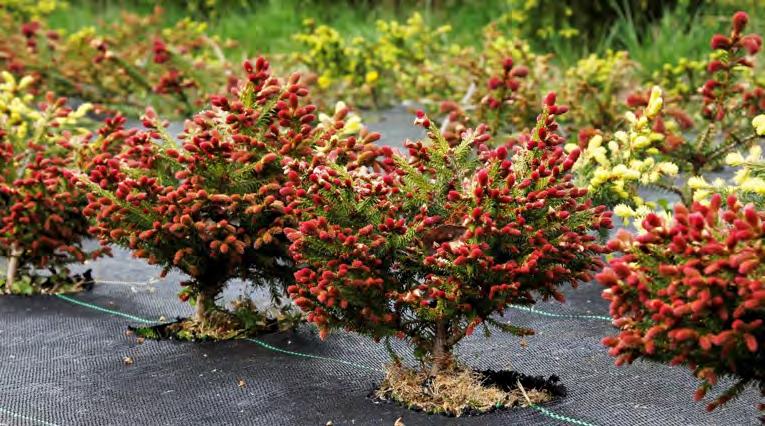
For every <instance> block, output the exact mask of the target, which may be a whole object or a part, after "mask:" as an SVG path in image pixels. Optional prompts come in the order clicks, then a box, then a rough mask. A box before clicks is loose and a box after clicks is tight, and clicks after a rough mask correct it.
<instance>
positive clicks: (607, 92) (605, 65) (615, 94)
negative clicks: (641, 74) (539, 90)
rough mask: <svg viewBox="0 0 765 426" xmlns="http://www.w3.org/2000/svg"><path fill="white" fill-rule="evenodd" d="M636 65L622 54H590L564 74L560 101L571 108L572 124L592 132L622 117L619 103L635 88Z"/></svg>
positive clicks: (618, 52) (626, 55)
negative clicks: (586, 127)
mask: <svg viewBox="0 0 765 426" xmlns="http://www.w3.org/2000/svg"><path fill="white" fill-rule="evenodd" d="M634 70H635V64H634V63H633V62H632V61H631V60H630V59H629V54H628V53H627V52H625V51H612V50H608V51H607V52H606V53H605V55H604V56H598V55H596V54H591V55H589V56H587V57H585V58H583V59H580V60H579V61H578V62H577V63H576V65H575V66H574V67H572V68H569V69H568V70H566V73H565V76H564V79H563V82H562V83H561V86H562V87H561V92H562V93H561V97H562V99H563V100H564V101H565V102H567V103H569V104H570V105H571V108H572V109H571V113H570V116H569V118H570V119H571V120H573V121H574V123H576V124H579V125H582V126H590V127H594V128H604V127H609V126H611V125H613V124H614V123H616V121H617V119H618V118H619V117H620V116H621V109H620V107H621V99H622V98H623V97H625V96H626V92H627V91H628V90H629V89H631V88H633V87H635V85H634V83H635V81H634Z"/></svg>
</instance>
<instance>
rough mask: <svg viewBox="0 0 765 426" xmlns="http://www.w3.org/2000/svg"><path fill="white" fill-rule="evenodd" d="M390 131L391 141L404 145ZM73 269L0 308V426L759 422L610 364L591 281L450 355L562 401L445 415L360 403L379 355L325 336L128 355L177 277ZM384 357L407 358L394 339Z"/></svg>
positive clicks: (139, 267) (160, 345)
mask: <svg viewBox="0 0 765 426" xmlns="http://www.w3.org/2000/svg"><path fill="white" fill-rule="evenodd" d="M396 114H398V115H396ZM396 114H393V115H391V116H390V117H388V118H386V119H387V120H388V122H387V123H385V122H381V123H380V124H379V126H380V127H382V126H383V125H385V126H386V127H385V128H387V127H389V126H391V125H393V126H394V127H396V126H398V128H400V129H404V128H405V126H407V124H402V123H395V122H394V123H391V121H395V120H396V119H399V120H402V121H403V120H406V121H409V120H410V118H409V117H408V115H407V114H404V113H401V112H400V111H399V112H397V113H396ZM391 117H393V118H391ZM405 132H406V131H405V130H401V136H402V137H412V138H414V137H416V136H417V135H416V134H407V133H405ZM398 139H401V137H397V139H396V140H398ZM388 142H390V143H394V142H395V141H393V140H390V141H388ZM84 268H91V269H92V270H93V272H94V276H95V278H96V279H97V280H99V281H102V282H104V283H103V284H99V285H97V286H96V287H95V289H94V290H93V291H92V292H88V293H81V294H76V295H71V296H66V297H56V296H37V297H14V296H3V297H0V425H3V424H8V425H62V426H63V425H191V424H193V425H219V424H230V425H269V426H271V425H325V424H327V422H328V421H332V422H333V424H335V425H393V423H394V422H395V421H396V419H398V418H399V417H401V418H402V420H403V422H404V423H405V424H406V425H407V426H412V425H510V424H512V425H559V424H576V425H582V426H585V425H749V424H753V425H754V424H758V421H757V412H756V408H755V405H756V402H757V401H758V393H757V391H756V390H755V389H748V390H747V391H746V392H745V393H744V395H743V396H742V397H741V398H739V399H738V400H736V401H733V402H732V403H730V404H729V405H727V406H725V407H722V408H720V409H718V410H716V411H714V412H712V413H707V412H706V411H705V410H704V406H705V403H703V402H694V401H693V400H692V395H693V391H694V389H695V387H696V384H697V382H696V380H695V379H694V378H693V377H692V375H691V373H690V372H689V371H688V370H687V369H685V368H681V367H668V366H662V365H658V364H653V363H647V362H638V363H635V364H634V365H630V366H624V367H616V366H614V365H613V358H611V357H610V356H608V354H607V353H606V349H605V348H604V347H603V346H602V345H601V344H600V340H601V338H603V337H604V336H606V335H608V334H611V333H613V332H614V328H613V327H612V325H611V324H610V321H609V320H608V318H607V312H608V305H607V303H606V302H605V301H604V300H602V298H601V297H600V293H601V290H602V289H601V288H600V286H598V285H597V284H594V283H587V284H583V285H581V286H580V287H579V288H578V289H576V290H567V291H566V294H567V297H568V301H567V303H565V304H558V303H545V302H543V303H539V304H538V305H537V306H535V307H534V308H533V309H531V310H529V309H521V308H513V309H510V310H508V312H507V313H506V319H507V320H510V321H512V322H513V323H514V324H515V325H520V326H526V327H531V328H534V329H535V330H536V331H537V333H536V335H534V336H531V337H529V338H527V339H525V342H524V344H522V341H521V339H519V338H516V337H513V336H509V335H504V334H500V333H495V334H494V335H493V336H492V338H491V339H485V338H483V337H482V336H481V333H475V335H473V336H471V337H469V338H466V339H465V340H464V341H463V343H462V344H461V345H460V346H459V347H458V349H457V353H458V356H459V358H460V359H461V360H462V361H464V362H466V363H468V364H470V365H471V366H474V367H479V368H484V369H486V368H492V369H514V370H517V371H520V372H523V373H526V374H532V375H545V376H549V375H552V374H555V375H558V376H559V377H560V378H561V382H562V383H563V384H564V385H565V386H566V387H567V390H568V395H567V396H566V397H564V398H561V399H558V400H555V401H551V402H549V403H546V404H543V405H541V406H540V407H528V408H518V409H512V410H504V411H498V412H493V413H490V414H486V415H483V416H478V417H464V418H449V417H444V416H440V415H427V414H424V413H417V412H413V411H409V410H407V409H405V408H402V407H400V406H397V405H394V404H388V403H379V402H375V401H373V400H371V399H369V398H368V394H369V393H370V391H371V390H372V389H373V388H374V386H375V385H376V384H377V383H379V381H380V380H381V378H382V371H381V370H382V368H383V364H384V363H385V362H386V361H387V359H388V355H387V353H386V351H385V349H384V348H383V346H382V345H379V344H375V343H374V342H372V341H371V340H369V339H367V338H364V337H360V336H357V335H353V334H348V333H334V334H332V335H331V336H330V337H329V338H328V339H327V340H326V341H324V342H322V341H320V340H319V338H318V336H317V334H316V333H315V332H314V331H313V328H312V327H310V326H304V327H302V328H300V329H299V330H298V331H297V332H294V333H276V334H271V335H266V336H262V337H260V338H258V339H253V340H238V341H230V342H219V343H190V342H172V341H148V340H147V341H145V342H144V343H142V344H139V343H137V341H136V339H135V336H127V335H126V334H125V332H126V330H127V327H128V326H129V325H142V324H148V323H153V322H158V321H160V320H167V321H170V320H172V319H174V318H175V317H177V316H187V315H190V314H191V313H192V308H191V307H190V306H189V305H188V304H184V303H181V302H180V301H179V300H178V299H177V297H176V292H177V291H178V289H179V286H178V282H179V281H180V280H181V279H182V277H181V276H180V275H178V274H173V273H171V274H170V275H168V276H167V277H166V278H164V279H162V280H158V281H156V282H155V281H152V278H155V277H157V275H158V273H159V270H158V269H157V268H154V267H151V266H148V265H146V264H145V263H143V262H141V261H138V260H134V259H132V258H130V254H129V253H128V252H126V251H124V250H119V249H115V253H114V257H112V258H105V259H100V260H98V261H96V262H92V263H90V264H88V265H85V267H84ZM131 283H143V284H131ZM242 294H244V295H247V296H251V297H253V298H254V299H255V300H257V301H259V302H261V303H265V302H266V300H267V296H266V295H265V294H264V293H263V292H262V291H260V290H257V289H251V288H248V286H247V285H245V284H244V283H240V282H235V283H232V285H230V286H229V288H228V289H227V290H226V291H225V293H224V296H223V299H224V300H223V301H222V303H225V302H226V301H230V300H232V299H234V298H236V297H238V296H239V295H242ZM395 349H396V351H397V352H399V353H400V354H402V355H403V354H406V353H408V352H407V348H406V347H405V346H404V345H402V344H400V343H399V344H396V345H395ZM125 357H129V359H130V360H132V364H126V363H125V362H124V359H125ZM404 358H405V359H407V360H409V361H411V360H412V359H411V357H404ZM727 384H729V382H723V383H721V384H720V386H718V389H723V388H725V386H726V385H727Z"/></svg>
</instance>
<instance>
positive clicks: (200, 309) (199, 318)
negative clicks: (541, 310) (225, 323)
mask: <svg viewBox="0 0 765 426" xmlns="http://www.w3.org/2000/svg"><path fill="white" fill-rule="evenodd" d="M208 303H209V299H208V297H207V293H205V292H204V291H201V290H200V291H199V292H198V293H197V302H196V310H195V311H194V321H195V322H197V323H198V324H200V325H204V324H205V323H206V322H207V304H208Z"/></svg>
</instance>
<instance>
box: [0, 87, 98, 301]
mask: <svg viewBox="0 0 765 426" xmlns="http://www.w3.org/2000/svg"><path fill="white" fill-rule="evenodd" d="M2 78H3V81H2V82H1V83H0V256H2V257H5V258H6V259H7V260H8V263H7V265H6V271H5V273H4V274H3V275H2V276H1V277H0V288H2V289H3V291H4V292H5V293H20V294H33V293H40V292H45V293H51V292H66V291H74V290H76V289H78V288H80V287H81V286H83V285H88V284H92V282H91V283H88V282H86V281H89V280H87V279H84V277H76V278H73V277H70V276H69V270H68V268H67V265H68V264H71V263H81V262H84V261H85V260H87V259H91V258H96V257H98V256H100V255H101V254H103V253H104V252H105V250H104V249H96V250H93V251H88V250H86V249H85V248H83V240H84V239H85V238H86V237H87V235H88V233H87V230H88V221H87V218H86V217H85V216H84V215H83V214H82V209H83V208H84V207H85V206H86V204H87V201H86V198H85V194H84V193H83V192H82V191H80V190H78V189H77V188H76V187H75V186H74V185H72V184H70V183H69V181H68V180H67V179H66V178H64V175H63V174H64V171H65V170H66V169H67V168H69V167H71V166H72V164H73V161H74V157H75V150H74V146H76V145H77V144H78V143H79V142H80V141H83V140H85V139H87V138H88V137H89V133H88V132H87V131H86V130H85V129H83V128H82V127H81V125H82V124H83V123H82V119H83V117H84V115H85V114H86V113H87V111H88V110H89V108H90V106H89V105H87V104H85V105H82V106H81V107H79V108H78V109H77V110H72V109H70V108H69V107H68V106H67V104H66V100H65V99H63V98H56V97H55V96H54V95H52V94H47V95H46V96H45V97H44V98H42V99H36V98H35V97H34V96H33V95H32V94H31V93H30V86H31V85H32V84H33V79H32V77H24V78H22V79H20V80H18V81H17V80H16V79H15V78H14V77H13V76H12V75H11V74H10V73H8V72H3V73H2Z"/></svg>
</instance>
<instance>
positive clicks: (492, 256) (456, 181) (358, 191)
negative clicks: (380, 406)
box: [287, 94, 611, 374]
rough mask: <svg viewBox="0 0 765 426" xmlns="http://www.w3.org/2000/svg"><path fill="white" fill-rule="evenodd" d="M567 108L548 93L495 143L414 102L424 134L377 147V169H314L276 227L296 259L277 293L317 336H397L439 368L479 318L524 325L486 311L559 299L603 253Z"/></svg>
mask: <svg viewBox="0 0 765 426" xmlns="http://www.w3.org/2000/svg"><path fill="white" fill-rule="evenodd" d="M565 111H566V107H564V106H559V105H555V96H554V95H553V94H551V95H548V96H547V98H546V99H545V107H544V111H543V113H542V114H541V115H540V116H539V118H538V121H537V125H536V127H535V128H534V129H533V131H531V132H528V133H524V134H522V135H521V136H519V138H518V140H517V141H516V143H515V144H510V143H508V144H503V145H501V146H499V147H498V148H489V147H488V146H489V144H490V139H491V136H490V134H489V133H487V131H486V126H479V127H478V128H476V129H475V130H469V131H466V132H464V133H463V134H462V137H461V140H460V141H459V143H458V144H456V145H455V146H453V147H452V146H450V145H449V143H448V142H447V141H446V140H445V139H444V138H443V136H442V135H441V133H440V132H439V130H438V129H437V127H436V126H435V125H434V124H433V123H432V122H431V121H430V120H429V119H428V118H427V116H426V115H425V114H424V113H422V112H420V113H418V118H417V120H416V121H415V122H416V123H417V124H419V125H421V126H423V127H424V128H425V129H427V131H428V140H426V141H424V142H423V141H418V142H408V143H407V148H408V151H409V156H408V157H405V156H401V155H399V154H395V153H393V151H392V150H390V149H387V148H386V149H385V151H384V152H385V154H386V159H385V161H384V164H385V165H386V167H387V170H388V171H387V172H378V173H371V172H369V171H368V170H366V169H363V168H362V169H356V170H348V168H346V167H342V166H340V165H337V164H332V163H329V164H327V165H322V166H319V167H317V168H315V169H314V170H313V171H312V172H311V174H310V178H309V182H310V186H309V187H308V188H307V190H306V193H305V195H304V196H303V197H299V198H298V200H297V201H296V202H295V203H294V205H295V206H296V209H299V210H300V211H301V214H302V215H303V216H302V217H303V220H302V222H301V223H300V226H299V228H297V229H292V230H289V231H287V235H288V237H289V238H290V239H291V240H292V246H291V252H292V255H293V257H294V260H295V262H296V263H297V264H298V265H300V266H302V269H300V270H299V271H298V272H297V273H296V274H295V280H296V282H295V284H293V285H292V286H290V287H289V288H288V291H289V294H290V295H291V297H292V298H293V299H294V301H295V303H296V304H297V305H298V306H300V307H301V308H302V309H303V310H304V311H306V312H308V319H309V321H311V322H313V323H315V324H316V326H317V327H318V328H319V330H320V333H321V336H322V337H325V336H327V334H328V333H329V331H330V330H331V329H333V328H343V329H347V330H351V331H355V332H358V333H361V334H365V335H368V336H371V337H372V338H374V339H375V340H380V339H385V340H386V341H387V340H388V339H389V338H391V337H394V338H399V339H404V340H406V341H407V342H408V343H410V344H411V345H412V346H413V347H414V353H415V356H416V357H417V358H418V359H419V360H420V361H421V362H422V363H423V364H424V365H425V366H427V367H428V368H429V369H430V371H431V373H432V374H439V373H441V372H443V371H445V370H448V369H449V368H450V367H452V366H454V365H455V359H454V355H453V349H454V347H455V345H457V344H458V343H459V342H460V340H461V339H462V338H463V337H465V336H467V335H470V334H471V333H473V331H474V330H475V328H476V327H479V326H481V325H484V326H486V327H495V328H497V329H500V330H504V331H509V332H511V333H515V334H517V335H527V334H531V333H532V332H533V330H528V329H526V328H522V327H517V326H514V325H512V324H509V323H505V322H503V321H500V320H499V319H497V318H496V317H494V314H497V313H500V314H501V313H503V312H504V311H505V309H506V308H507V306H508V305H509V304H522V305H530V304H533V303H534V302H535V300H537V298H540V297H541V298H543V299H547V298H555V299H557V300H561V301H562V300H563V294H562V293H561V291H560V287H561V286H562V285H564V284H566V283H570V284H571V285H573V286H576V284H577V283H578V282H579V281H587V280H589V279H591V277H592V274H593V272H594V271H596V270H597V269H598V268H599V267H600V265H601V261H600V258H599V256H600V254H601V253H603V252H604V250H605V249H604V248H603V247H602V246H600V245H599V244H598V243H597V242H596V239H595V237H594V236H592V235H591V233H590V231H592V230H597V229H600V228H608V227H610V226H611V213H610V212H608V211H607V210H606V208H605V207H603V206H599V207H594V206H593V205H592V203H591V201H589V200H588V199H587V197H586V195H587V190H586V189H584V188H579V187H576V186H575V185H574V184H573V182H572V177H571V175H570V174H569V172H570V169H571V167H572V166H573V164H574V162H575V161H576V158H577V155H578V154H579V152H578V151H575V152H573V153H571V154H568V155H567V154H565V153H564V152H563V148H562V143H563V141H564V139H563V137H561V136H560V135H559V134H558V133H557V130H558V125H557V123H556V122H555V119H556V117H557V116H559V115H560V114H562V113H564V112H565ZM487 331H488V328H487ZM394 357H395V356H394Z"/></svg>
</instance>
